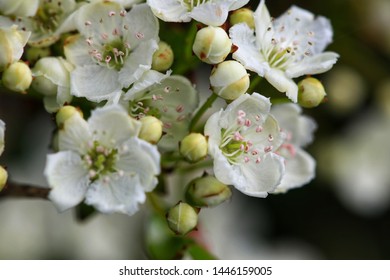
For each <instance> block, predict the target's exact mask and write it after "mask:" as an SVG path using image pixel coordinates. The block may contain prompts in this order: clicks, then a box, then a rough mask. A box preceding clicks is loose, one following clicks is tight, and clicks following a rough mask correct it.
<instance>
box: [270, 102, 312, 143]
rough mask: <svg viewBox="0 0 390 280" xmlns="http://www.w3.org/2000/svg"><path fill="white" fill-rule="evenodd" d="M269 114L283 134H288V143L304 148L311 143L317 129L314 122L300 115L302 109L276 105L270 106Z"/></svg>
mask: <svg viewBox="0 0 390 280" xmlns="http://www.w3.org/2000/svg"><path fill="white" fill-rule="evenodd" d="M271 113H272V114H273V115H274V116H275V118H276V119H277V120H278V123H279V125H280V127H281V128H282V130H283V132H285V133H288V134H289V135H290V136H289V137H290V138H291V139H289V143H291V144H293V145H294V146H297V147H304V146H306V145H307V144H310V143H311V142H313V133H314V131H315V129H316V128H317V124H316V123H315V121H314V120H313V119H312V118H310V117H307V116H303V115H301V113H302V108H301V107H300V106H298V105H297V104H292V103H287V104H277V105H274V106H272V109H271Z"/></svg>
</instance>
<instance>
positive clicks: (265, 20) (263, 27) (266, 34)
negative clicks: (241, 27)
mask: <svg viewBox="0 0 390 280" xmlns="http://www.w3.org/2000/svg"><path fill="white" fill-rule="evenodd" d="M253 17H254V20H255V30H256V44H257V46H258V47H261V48H262V49H266V46H267V44H268V42H270V41H271V37H272V35H273V33H274V32H273V30H272V29H271V30H268V28H269V27H270V26H271V25H272V23H271V22H272V18H271V16H270V14H269V11H268V9H267V6H266V5H265V1H264V0H261V2H260V4H259V6H258V7H257V9H256V11H255V13H254V14H253Z"/></svg>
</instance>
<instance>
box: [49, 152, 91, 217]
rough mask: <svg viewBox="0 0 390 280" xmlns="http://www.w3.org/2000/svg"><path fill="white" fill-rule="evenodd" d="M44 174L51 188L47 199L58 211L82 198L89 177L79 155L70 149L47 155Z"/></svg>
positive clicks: (78, 201) (77, 202)
mask: <svg viewBox="0 0 390 280" xmlns="http://www.w3.org/2000/svg"><path fill="white" fill-rule="evenodd" d="M44 174H45V176H46V178H47V181H48V183H49V186H50V187H51V188H52V189H51V191H50V194H49V199H50V200H51V201H52V202H53V203H54V205H55V206H56V207H57V209H58V210H59V211H65V210H67V209H69V208H71V207H73V206H76V205H77V204H79V203H80V202H81V201H82V200H83V199H84V196H85V192H86V190H87V188H88V185H89V178H88V172H87V169H86V168H85V166H84V163H83V162H82V160H81V158H80V155H78V154H76V153H74V152H71V151H64V152H58V153H56V154H51V155H48V156H47V161H46V166H45V170H44Z"/></svg>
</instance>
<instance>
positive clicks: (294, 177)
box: [275, 148, 316, 193]
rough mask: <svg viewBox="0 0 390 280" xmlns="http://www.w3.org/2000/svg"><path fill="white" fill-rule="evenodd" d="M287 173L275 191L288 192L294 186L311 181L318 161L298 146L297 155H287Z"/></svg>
mask: <svg viewBox="0 0 390 280" xmlns="http://www.w3.org/2000/svg"><path fill="white" fill-rule="evenodd" d="M285 163H286V173H285V174H284V176H283V179H282V181H281V183H280V185H278V186H277V188H276V189H275V193H278V192H286V191H288V190H289V189H292V188H298V187H301V186H303V185H305V184H307V183H308V182H310V181H311V180H312V179H313V178H314V176H315V167H316V162H315V160H314V159H313V157H312V156H311V155H309V154H308V153H307V152H305V151H304V150H302V149H301V148H296V150H295V155H294V156H290V157H288V158H287V157H286V161H285Z"/></svg>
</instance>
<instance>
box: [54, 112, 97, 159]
mask: <svg viewBox="0 0 390 280" xmlns="http://www.w3.org/2000/svg"><path fill="white" fill-rule="evenodd" d="M90 140H91V133H90V130H89V127H88V123H87V122H86V121H85V120H84V119H83V118H82V117H81V116H80V114H74V115H73V116H72V117H71V118H69V119H67V120H66V121H65V122H64V127H63V128H61V129H60V130H59V132H58V146H59V149H60V150H70V151H74V152H76V153H78V154H80V155H83V154H84V153H85V152H86V151H87V150H88V143H89V141H90Z"/></svg>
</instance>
